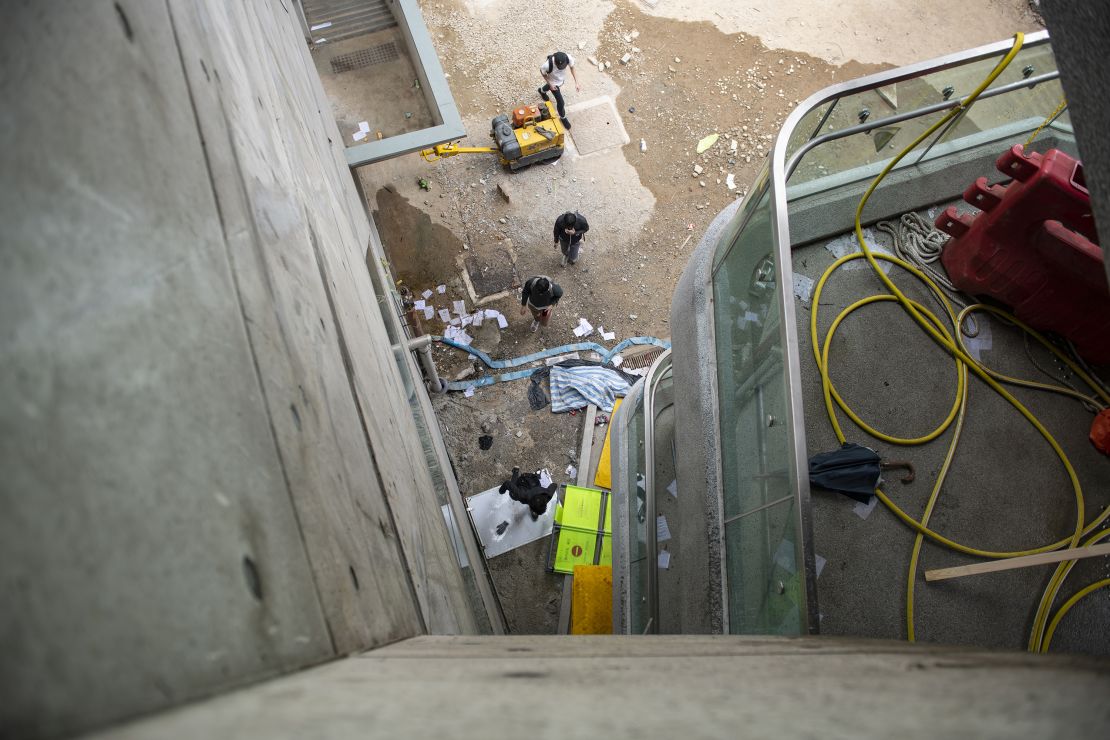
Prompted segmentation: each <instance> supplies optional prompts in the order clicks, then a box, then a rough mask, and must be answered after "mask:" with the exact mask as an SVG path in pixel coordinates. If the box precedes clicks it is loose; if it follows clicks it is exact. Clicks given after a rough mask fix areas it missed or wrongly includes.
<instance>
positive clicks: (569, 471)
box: [567, 465, 578, 478]
mask: <svg viewBox="0 0 1110 740" xmlns="http://www.w3.org/2000/svg"><path fill="white" fill-rule="evenodd" d="M567 475H568V476H569V477H571V478H574V477H575V476H577V475H578V468H576V467H574V466H573V465H568V466H567Z"/></svg>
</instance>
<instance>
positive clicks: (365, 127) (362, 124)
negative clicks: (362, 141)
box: [358, 121, 370, 134]
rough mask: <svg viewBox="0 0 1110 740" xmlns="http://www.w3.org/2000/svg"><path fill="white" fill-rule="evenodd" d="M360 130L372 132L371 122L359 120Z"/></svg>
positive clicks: (366, 132)
mask: <svg viewBox="0 0 1110 740" xmlns="http://www.w3.org/2000/svg"><path fill="white" fill-rule="evenodd" d="M358 130H359V131H361V132H362V133H364V134H368V133H370V124H369V123H367V122H366V121H359V122H358Z"/></svg>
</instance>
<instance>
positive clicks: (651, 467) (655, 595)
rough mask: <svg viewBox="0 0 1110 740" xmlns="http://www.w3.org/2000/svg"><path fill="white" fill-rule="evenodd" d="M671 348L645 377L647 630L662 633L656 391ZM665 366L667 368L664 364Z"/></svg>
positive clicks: (658, 359)
mask: <svg viewBox="0 0 1110 740" xmlns="http://www.w3.org/2000/svg"><path fill="white" fill-rule="evenodd" d="M670 358H671V351H670V350H669V349H667V350H664V351H663V354H661V355H659V357H657V358H656V359H655V362H653V363H651V367H650V368H648V371H647V374H646V375H645V376H644V378H645V380H644V396H643V398H644V511H645V517H644V518H645V520H646V521H645V522H644V525H645V530H646V531H645V534H646V535H647V563H646V564H645V568H646V570H647V576H648V582H647V586H648V614H650V615H651V620H650V621H649V622H648V629H647V630H645V631H644V634H647V633H648V630H652V631H653V632H659V540H658V532H657V530H656V526H657V525H656V521H655V517H656V513H655V490H654V489H655V391H656V389H657V388H658V386H659V382H660V381H661V380H662V379H663V374H664V371H665V370H669V369H670V367H671V363H670ZM664 365H665V367H664Z"/></svg>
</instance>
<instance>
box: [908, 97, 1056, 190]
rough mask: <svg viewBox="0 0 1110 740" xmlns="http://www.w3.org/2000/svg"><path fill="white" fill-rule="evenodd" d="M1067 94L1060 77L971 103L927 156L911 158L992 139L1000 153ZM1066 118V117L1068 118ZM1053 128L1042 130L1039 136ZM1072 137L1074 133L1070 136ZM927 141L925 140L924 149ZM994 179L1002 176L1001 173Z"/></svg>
mask: <svg viewBox="0 0 1110 740" xmlns="http://www.w3.org/2000/svg"><path fill="white" fill-rule="evenodd" d="M1063 97H1064V91H1063V88H1062V87H1061V86H1060V81H1059V80H1051V81H1050V82H1044V83H1041V84H1039V85H1037V86H1036V87H1034V88H1032V89H1029V88H1021V89H1020V90H1015V91H1013V92H1010V93H1007V94H1005V95H999V96H998V97H994V98H988V99H986V100H980V101H978V102H976V103H975V104H974V105H972V106H971V107H970V108H969V109H968V110H967V111H966V113H964V115H962V116H960V118H959V119H957V120H956V122H955V123H954V124H953V125H952V126H950V127H949V128H948V129H947V130H946V131H943V132H942V135H941V138H939V139H938V140H937V144H936V145H935V146H934V147H933V148H932V149H930V150H929V153H928V154H927V155H925V157H924V159H922V158H921V155H920V154H915V155H914V156H913V157H912V158H913V159H915V160H917V159H922V161H928V160H932V159H936V158H937V157H941V156H944V155H945V154H949V153H951V152H952V151H953V150H954V149H955V150H959V149H961V148H966V147H970V146H974V145H975V144H976V143H982V141H983V139H991V140H993V141H995V142H996V143H995V144H993V146H996V147H997V149H998V152H999V154H1001V153H1002V152H1004V151H1005V150H1007V149H1009V148H1010V147H1011V146H1013V145H1014V144H1024V143H1025V142H1026V141H1028V139H1029V137H1030V135H1032V133H1033V132H1034V131H1036V130H1037V127H1039V126H1040V125H1041V124H1042V123H1044V120H1045V119H1046V118H1048V117H1049V116H1051V115H1052V114H1053V113H1054V112H1055V111H1056V108H1057V106H1059V105H1060V101H1061V100H1062V99H1063ZM1065 120H1067V119H1066V118H1065ZM1051 133H1052V132H1049V131H1042V132H1041V134H1040V136H1042V137H1044V136H1049V135H1051ZM1067 138H1068V139H1069V140H1070V139H1071V138H1072V137H1071V136H1068V137H1067ZM926 146H927V144H922V146H921V152H922V153H924V151H925V147H926ZM993 179H994V180H999V179H1002V175H1001V174H999V175H998V176H997V177H995V178H993Z"/></svg>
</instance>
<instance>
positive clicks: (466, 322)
mask: <svg viewBox="0 0 1110 740" xmlns="http://www.w3.org/2000/svg"><path fill="white" fill-rule="evenodd" d="M459 318H461V319H462V325H463V326H470V325H471V324H472V323H474V317H473V316H471V315H469V314H467V315H466V316H460V317H459Z"/></svg>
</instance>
